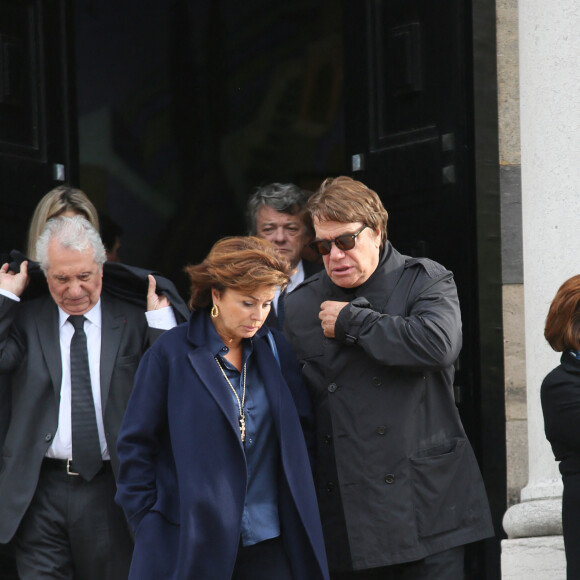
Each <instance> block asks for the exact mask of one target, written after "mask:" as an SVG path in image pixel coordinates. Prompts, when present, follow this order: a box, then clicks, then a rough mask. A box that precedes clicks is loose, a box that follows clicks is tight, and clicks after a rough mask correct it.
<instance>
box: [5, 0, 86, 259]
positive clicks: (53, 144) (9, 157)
mask: <svg viewBox="0 0 580 580" xmlns="http://www.w3.org/2000/svg"><path fill="white" fill-rule="evenodd" d="M72 4H73V3H72V2H67V1H65V0H0V251H1V252H5V251H9V250H11V249H12V248H14V247H18V248H21V249H23V245H24V239H25V235H26V228H27V226H28V221H29V218H30V215H31V214H32V211H33V209H34V206H35V205H36V203H37V202H38V200H39V199H40V198H41V197H42V196H43V195H44V194H45V193H46V192H47V191H49V190H50V189H51V188H52V187H54V186H55V185H57V184H58V183H61V182H64V181H66V182H69V183H71V182H72V183H74V182H76V177H77V175H76V174H77V148H76V139H77V138H76V112H75V99H74V74H73V73H74V70H73V66H72V63H74V52H73V51H72V48H71V47H72V36H71V30H72V28H71V21H72V14H71V7H72Z"/></svg>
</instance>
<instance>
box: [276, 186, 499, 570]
mask: <svg viewBox="0 0 580 580" xmlns="http://www.w3.org/2000/svg"><path fill="white" fill-rule="evenodd" d="M308 209H309V210H310V212H311V215H312V218H313V222H314V229H315V233H316V237H315V239H314V241H313V242H312V243H311V247H312V248H313V249H314V250H316V251H317V252H318V253H319V254H320V255H322V260H323V262H324V267H325V271H324V272H321V273H320V274H318V275H315V276H313V277H312V278H310V279H309V280H306V281H305V282H304V283H303V284H302V285H301V286H300V287H299V288H297V289H296V290H295V291H294V292H293V293H292V294H291V295H290V296H288V298H287V300H286V326H285V332H286V334H287V336H288V338H289V339H290V342H291V343H292V346H293V347H294V350H295V352H296V355H297V356H298V358H299V360H300V363H301V366H302V373H303V377H304V380H305V382H306V384H307V386H308V388H309V390H310V394H311V397H312V401H313V403H314V406H315V409H316V414H317V468H316V474H315V475H316V485H317V492H318V498H319V507H320V511H321V517H322V524H323V529H324V534H325V542H326V549H327V556H328V562H329V566H330V570H331V572H332V574H331V575H332V578H333V580H350V579H353V580H356V579H359V578H360V579H362V578H364V579H366V580H368V579H377V580H378V579H380V580H387V579H389V580H390V579H397V580H402V579H405V580H407V579H411V578H412V579H413V580H427V579H429V580H442V579H443V580H446V579H449V580H458V579H462V578H463V577H464V573H463V567H464V566H463V546H464V545H465V544H467V543H470V542H474V541H477V540H480V539H483V538H486V537H489V536H492V535H493V528H492V524H491V518H490V513H489V507H488V503H487V497H486V494H485V490H484V487H483V481H482V478H481V474H480V472H479V468H478V465H477V461H476V459H475V456H474V454H473V450H472V448H471V445H470V444H469V441H468V440H467V437H466V435H465V431H464V429H463V426H462V424H461V420H460V418H459V414H458V412H457V408H456V406H455V401H454V398H453V386H452V385H453V373H454V367H453V364H454V362H455V360H456V359H457V356H458V355H459V351H460V349H461V315H460V311H459V302H458V298H457V291H456V287H455V283H454V281H453V275H452V273H451V272H449V271H448V270H446V269H445V268H444V267H443V266H441V265H440V264H437V263H436V262H433V261H431V260H428V259H425V258H410V257H408V256H403V255H401V254H400V253H399V252H397V250H395V248H393V246H392V245H391V243H390V242H389V241H388V240H387V227H386V226H387V218H388V214H387V212H386V210H385V208H384V207H383V205H382V203H381V200H380V198H379V196H378V195H377V194H376V193H375V192H374V191H373V190H371V189H369V188H368V187H366V186H365V185H364V184H363V183H361V182H358V181H355V180H353V179H351V178H349V177H337V178H336V179H327V180H326V181H324V183H323V184H322V185H321V187H320V189H319V191H318V192H317V193H316V194H315V195H314V196H312V197H311V198H310V200H309V202H308Z"/></svg>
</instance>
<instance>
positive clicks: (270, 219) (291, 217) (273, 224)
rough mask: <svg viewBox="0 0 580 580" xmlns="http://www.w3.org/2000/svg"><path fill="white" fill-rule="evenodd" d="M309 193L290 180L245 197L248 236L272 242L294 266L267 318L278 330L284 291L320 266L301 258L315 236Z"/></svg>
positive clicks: (281, 317) (281, 326) (281, 320)
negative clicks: (287, 282) (288, 280)
mask: <svg viewBox="0 0 580 580" xmlns="http://www.w3.org/2000/svg"><path fill="white" fill-rule="evenodd" d="M308 196H309V193H308V192H306V191H305V190H303V189H301V188H300V187H298V186H297V185H294V184H293V183H270V184H269V185H265V186H263V187H260V188H258V189H257V190H256V191H255V193H254V194H253V195H252V196H251V197H250V199H249V200H248V210H247V218H248V230H249V233H250V235H252V236H258V237H259V238H264V239H266V240H268V241H270V242H272V243H273V244H274V245H275V246H276V247H277V248H278V250H279V251H280V253H281V254H282V255H283V256H284V257H285V258H286V259H287V260H288V262H290V265H291V266H292V268H293V269H294V272H293V274H292V276H291V278H290V282H289V284H288V286H287V288H286V289H285V291H284V292H283V293H282V295H281V294H280V292H279V291H276V295H275V296H274V302H273V303H272V308H271V309H270V313H269V314H268V318H266V324H267V325H268V326H273V327H274V328H279V329H280V330H281V329H282V328H283V326H284V318H285V317H284V303H285V302H284V299H285V296H286V294H289V293H290V292H292V291H293V290H294V289H295V288H296V287H297V286H298V285H299V284H300V283H302V282H303V281H304V279H305V278H308V277H309V276H312V274H315V273H316V272H319V271H320V270H321V268H322V266H321V265H320V264H319V263H315V262H311V261H308V260H304V259H302V254H303V252H304V250H305V248H306V245H307V244H308V242H309V241H310V240H312V238H313V236H314V230H313V229H312V221H311V219H310V215H309V214H308V212H307V211H306V202H307V201H308ZM315 256H316V254H315Z"/></svg>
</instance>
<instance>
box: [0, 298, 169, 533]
mask: <svg viewBox="0 0 580 580" xmlns="http://www.w3.org/2000/svg"><path fill="white" fill-rule="evenodd" d="M101 304H102V309H101V312H102V321H101V322H102V329H101V361H100V375H101V401H102V409H103V423H104V427H105V436H106V439H107V447H108V450H109V454H110V456H111V464H112V467H113V471H114V472H115V473H116V472H117V469H118V460H117V453H116V442H117V435H118V431H119V427H120V425H121V419H122V417H123V413H124V411H125V407H126V405H127V401H128V400H129V395H130V393H131V390H132V388H133V379H134V376H135V372H136V370H137V366H138V364H139V360H140V359H141V356H142V355H143V353H144V352H145V350H146V349H147V348H148V346H149V345H150V344H151V343H152V342H153V341H154V340H155V339H156V338H157V336H159V335H160V334H161V333H162V331H160V330H155V329H152V328H149V327H148V326H147V320H146V317H145V311H144V310H143V309H141V308H138V307H137V306H135V305H133V304H129V303H127V302H124V301H122V300H119V299H117V298H114V297H111V296H108V295H106V294H105V293H103V294H101ZM0 373H6V374H10V375H11V376H10V377H9V379H8V381H6V380H3V381H2V385H6V384H7V383H9V384H10V385H11V390H12V392H11V413H10V415H11V419H10V425H9V428H8V431H7V433H6V438H5V441H4V446H3V449H2V456H1V458H0V461H1V463H0V543H6V542H8V541H10V540H11V539H12V537H13V536H14V533H15V532H16V530H17V528H18V526H19V524H20V521H21V520H22V517H23V516H24V513H25V512H26V510H27V509H28V506H29V505H30V502H31V500H32V497H33V495H34V492H35V490H36V486H37V483H38V478H39V474H40V467H41V464H42V460H43V458H44V456H45V454H46V452H47V450H48V448H49V446H50V445H51V443H52V439H53V437H54V434H55V432H56V429H57V427H58V412H59V404H60V388H61V382H62V363H61V353H60V338H59V327H58V307H57V306H56V304H55V302H54V301H53V299H52V297H51V296H49V295H46V296H43V297H40V298H36V299H34V300H29V301H24V302H20V303H18V302H16V301H14V300H11V299H9V298H6V297H4V296H0Z"/></svg>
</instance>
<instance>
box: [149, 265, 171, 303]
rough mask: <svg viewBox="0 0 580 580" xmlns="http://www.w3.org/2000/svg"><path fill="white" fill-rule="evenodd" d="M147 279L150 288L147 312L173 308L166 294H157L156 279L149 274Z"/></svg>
mask: <svg viewBox="0 0 580 580" xmlns="http://www.w3.org/2000/svg"><path fill="white" fill-rule="evenodd" d="M147 278H148V279H149V288H148V289H147V311H149V310H159V309H160V308H166V307H167V306H171V302H169V299H168V298H167V296H165V294H157V293H156V292H155V288H157V281H156V280H155V277H154V276H152V275H151V274H149V276H147Z"/></svg>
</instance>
